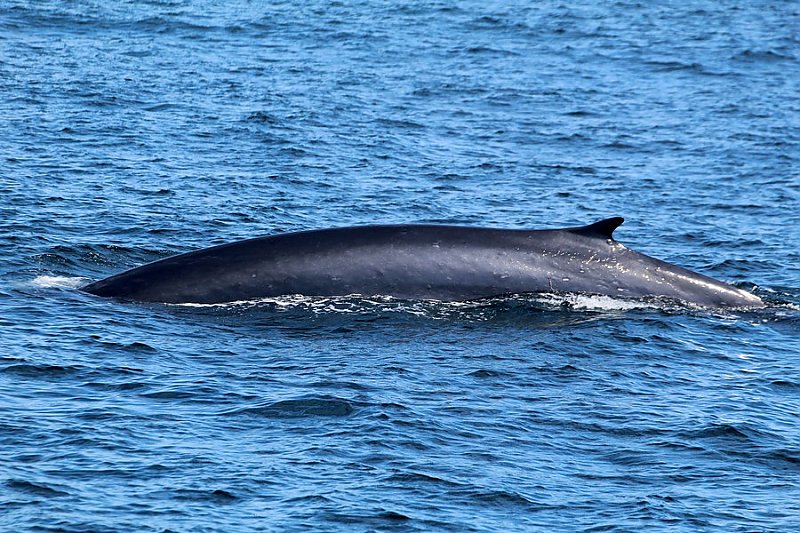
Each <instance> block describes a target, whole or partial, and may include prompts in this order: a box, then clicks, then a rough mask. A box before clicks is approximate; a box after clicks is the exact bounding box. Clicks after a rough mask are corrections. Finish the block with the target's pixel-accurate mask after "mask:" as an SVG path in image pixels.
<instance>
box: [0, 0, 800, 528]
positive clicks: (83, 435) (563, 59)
mask: <svg viewBox="0 0 800 533" xmlns="http://www.w3.org/2000/svg"><path fill="white" fill-rule="evenodd" d="M510 4H511V3H506V2H482V1H462V2H438V1H419V2H388V3H386V2H372V1H364V2H359V1H344V2H331V1H316V0H311V1H308V2H297V3H281V2H274V3H272V2H271V3H264V2H257V1H252V2H250V1H242V0H237V1H232V2H211V1H187V0H176V1H149V2H125V1H119V2H92V1H74V2H56V1H44V0H43V1H36V2H20V1H15V0H0V195H1V196H0V200H1V202H0V340H1V341H2V344H1V346H2V351H0V530H3V531H75V532H87V531H93V532H94V531H96V532H104V531H159V532H160V531H256V530H258V531H287V530H313V531H338V530H354V531H390V530H391V531H434V530H443V531H458V532H461V531H607V530H608V531H654V530H661V529H664V530H666V529H669V530H670V531H705V530H709V531H711V530H718V531H775V532H787V531H798V530H800V417H799V416H798V412H800V230H798V228H800V170H799V169H800V166H799V165H798V161H799V160H800V142H799V141H800V98H799V97H798V96H799V95H800V4H798V3H797V2H791V1H777V0H776V1H763V2H762V1H721V2H718V1H702V0H690V1H686V2H669V3H663V5H658V4H662V3H658V4H657V3H649V2H644V3H638V2H617V1H608V2H594V1H591V2H590V1H586V2H565V3H562V2H560V1H543V2H535V3H534V2H529V3H514V5H510ZM614 215H621V216H624V217H626V219H627V221H626V223H625V224H624V225H623V226H622V227H621V228H620V229H619V230H617V232H616V234H615V235H616V237H617V238H618V239H619V240H620V241H621V242H623V243H625V244H626V245H628V246H630V247H632V248H635V249H637V250H639V251H642V252H644V253H647V254H649V255H653V256H656V257H659V258H661V259H664V260H667V261H670V262H674V263H677V264H680V265H683V266H686V267H688V268H691V269H694V270H697V271H700V272H702V273H705V274H708V275H711V276H713V277H716V278H719V279H723V280H726V281H729V282H732V283H735V284H737V285H738V286H740V287H742V288H745V289H747V290H753V291H754V292H755V293H757V294H759V295H760V296H762V297H763V298H765V299H767V300H768V301H770V302H771V304H772V305H771V306H770V307H769V308H768V309H765V310H759V311H753V312H734V311H727V312H719V311H709V310H697V309H674V308H673V309H666V308H658V307H652V306H648V305H646V304H644V303H642V304H641V305H639V304H637V303H635V302H634V303H631V302H621V301H614V300H610V299H601V298H593V297H579V296H564V297H555V296H553V297H547V298H534V297H516V298H507V299H495V300H491V301H484V302H472V303H464V304H449V305H446V304H437V303H435V302H403V301H396V300H382V299H375V298H373V299H370V300H358V299H308V298H299V297H290V298H283V299H277V300H273V301H268V302H254V303H250V304H238V305H223V306H211V307H191V306H162V305H134V304H125V303H120V302H115V301H109V300H104V299H101V298H96V297H93V296H90V295H87V294H84V293H82V292H80V291H78V290H76V288H77V287H79V286H80V285H82V284H83V283H86V282H88V281H90V280H95V279H99V278H102V277H105V276H107V275H110V274H112V273H116V272H119V271H121V270H123V269H126V268H129V267H132V266H135V265H139V264H142V263H144V262H148V261H152V260H155V259H159V258H163V257H166V256H169V255H171V254H175V253H178V252H185V251H189V250H193V249H196V248H201V247H205V246H209V245H213V244H219V243H224V242H228V241H233V240H236V239H242V238H247V237H254V236H259V235H265V234H271V233H277V232H285V231H291V230H301V229H311V228H321V227H329V226H344V225H351V224H371V223H412V222H426V223H430V222H434V223H439V222H441V223H458V224H469V225H487V226H498V227H508V228H548V227H564V226H574V225H582V224H586V223H590V222H593V221H595V220H598V219H600V218H605V217H609V216H614ZM562 300H563V301H565V302H566V304H567V305H563V306H562V305H561V303H562Z"/></svg>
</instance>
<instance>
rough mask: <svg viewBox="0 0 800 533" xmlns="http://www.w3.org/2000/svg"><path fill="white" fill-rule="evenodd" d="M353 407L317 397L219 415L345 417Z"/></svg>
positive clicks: (230, 411) (341, 402) (351, 411)
mask: <svg viewBox="0 0 800 533" xmlns="http://www.w3.org/2000/svg"><path fill="white" fill-rule="evenodd" d="M353 411H354V408H353V405H352V404H351V403H350V402H349V401H347V400H343V399H341V398H336V397H318V398H298V399H291V400H280V401H277V402H272V403H267V404H263V405H257V406H252V407H242V408H239V409H233V410H229V411H224V412H222V413H220V414H221V415H249V416H259V417H265V418H303V417H315V416H347V415H350V414H352V413H353Z"/></svg>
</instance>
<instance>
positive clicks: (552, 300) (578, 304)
mask: <svg viewBox="0 0 800 533" xmlns="http://www.w3.org/2000/svg"><path fill="white" fill-rule="evenodd" d="M533 301H536V302H540V303H543V304H548V305H553V306H560V305H567V306H569V307H570V308H572V309H582V310H587V311H630V310H633V309H664V308H666V307H668V306H667V305H665V304H664V303H662V302H649V301H644V300H629V299H622V298H614V297H613V296H605V295H602V294H577V293H565V294H552V293H541V294H537V295H535V296H533Z"/></svg>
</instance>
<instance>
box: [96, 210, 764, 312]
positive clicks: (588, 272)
mask: <svg viewBox="0 0 800 533" xmlns="http://www.w3.org/2000/svg"><path fill="white" fill-rule="evenodd" d="M622 221H623V219H622V218H619V217H617V218H609V219H607V220H602V221H600V222H597V223H595V224H591V225H589V226H584V227H579V228H567V229H557V230H504V229H490V228H470V227H459V226H432V225H396V226H364V227H351V228H336V229H324V230H317V231H301V232H297V233H287V234H282V235H273V236H268V237H260V238H256V239H248V240H245V241H239V242H234V243H231V244H225V245H221V246H215V247H212V248H206V249H203V250H198V251H195V252H189V253H185V254H182V255H177V256H174V257H169V258H167V259H163V260H161V261H156V262H154V263H150V264H147V265H143V266H140V267H138V268H134V269H132V270H128V271H127V272H123V273H121V274H117V275H115V276H111V277H109V278H106V279H103V280H100V281H98V282H96V283H92V284H90V285H87V286H86V287H83V289H82V290H84V291H86V292H89V293H92V294H96V295H98V296H108V297H116V298H121V299H124V300H132V301H140V302H163V303H223V302H232V301H242V300H253V299H257V298H264V297H274V296H281V295H290V294H302V295H307V296H347V295H362V296H369V295H387V296H394V297H398V298H408V299H432V300H443V301H457V300H472V299H477V298H485V297H491V296H501V295H508V294H520V293H537V292H548V293H560V292H565V293H587V294H601V295H610V296H615V297H623V298H640V297H650V296H655V297H665V298H669V299H674V300H680V301H683V302H688V303H693V304H698V305H702V306H711V307H761V306H763V305H764V303H763V302H762V301H761V299H760V298H758V297H757V296H755V295H753V294H751V293H749V292H746V291H743V290H741V289H737V288H735V287H732V286H731V285H728V284H726V283H722V282H720V281H717V280H714V279H712V278H709V277H706V276H703V275H701V274H697V273H695V272H692V271H689V270H686V269H683V268H681V267H678V266H675V265H671V264H669V263H665V262H663V261H659V260H658V259H654V258H652V257H648V256H646V255H643V254H640V253H638V252H635V251H633V250H629V249H628V248H625V247H624V246H623V245H622V244H620V243H618V242H617V241H615V240H614V239H613V238H612V233H613V231H614V230H615V229H616V228H617V227H618V226H619V225H620V224H622Z"/></svg>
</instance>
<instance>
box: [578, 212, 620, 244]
mask: <svg viewBox="0 0 800 533" xmlns="http://www.w3.org/2000/svg"><path fill="white" fill-rule="evenodd" d="M623 222H625V219H624V218H622V217H611V218H606V219H604V220H601V221H599V222H595V223H594V224H589V225H588V226H583V227H581V228H574V229H573V230H572V231H574V232H575V233H579V234H581V235H585V236H587V237H600V238H603V239H613V238H614V237H613V236H612V234H613V233H614V230H615V229H617V228H618V227H619V226H620V224H622V223H623Z"/></svg>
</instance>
